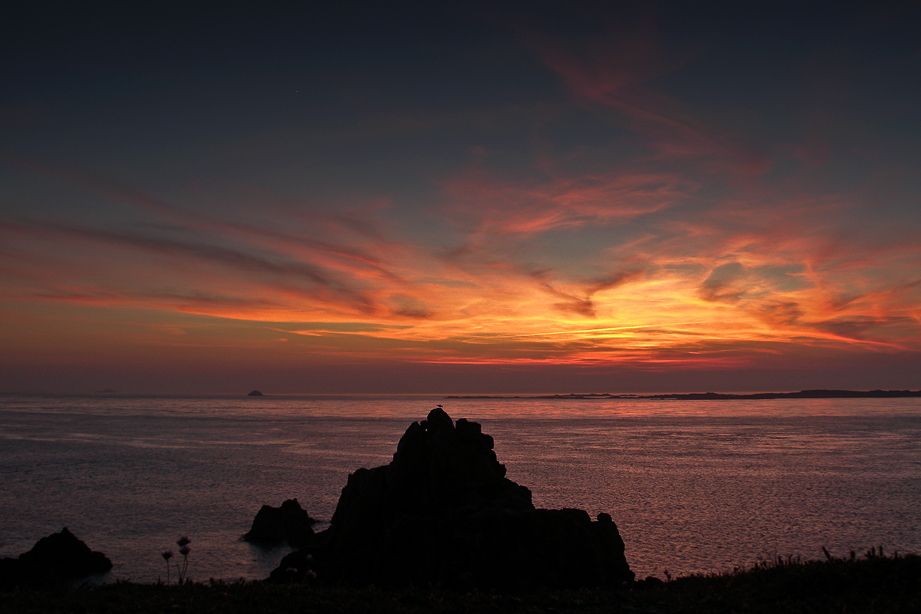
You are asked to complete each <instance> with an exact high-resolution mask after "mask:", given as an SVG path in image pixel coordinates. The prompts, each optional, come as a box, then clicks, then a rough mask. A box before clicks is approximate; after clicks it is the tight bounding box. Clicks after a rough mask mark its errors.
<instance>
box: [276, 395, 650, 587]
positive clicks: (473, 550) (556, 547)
mask: <svg viewBox="0 0 921 614" xmlns="http://www.w3.org/2000/svg"><path fill="white" fill-rule="evenodd" d="M312 537H313V539H312V540H311V542H310V543H309V544H307V545H306V546H305V547H304V548H302V549H301V550H300V551H298V552H294V553H292V554H290V555H288V556H286V557H285V558H284V559H282V561H281V564H280V565H279V567H278V568H277V569H276V570H275V571H273V572H272V575H271V580H273V581H276V582H280V583H288V584H290V583H291V582H294V581H301V580H304V579H305V574H306V573H307V572H308V570H309V571H310V572H311V573H315V574H316V575H317V577H318V578H321V579H322V581H324V582H327V583H332V584H348V585H353V586H354V585H369V584H374V585H378V586H406V585H410V584H412V585H416V586H419V585H428V584H435V585H440V586H444V587H455V588H480V589H491V588H503V589H525V588H537V587H554V588H579V587H618V586H622V585H623V584H624V583H629V582H631V581H632V580H633V575H634V574H633V572H632V571H631V570H630V566H629V565H628V564H627V560H626V558H625V557H624V542H623V540H622V539H621V537H620V533H619V532H618V530H617V526H616V525H615V524H614V522H613V520H612V519H611V516H609V515H608V514H599V516H598V518H597V519H596V520H594V521H593V520H592V519H591V518H590V517H589V515H588V514H587V513H586V512H584V511H582V510H576V509H562V510H546V509H535V507H534V505H533V504H532V503H531V491H530V490H528V489H527V488H525V487H524V486H521V485H519V484H516V483H515V482H513V481H511V480H509V479H508V478H506V477H505V466H504V465H502V464H500V463H499V462H498V460H497V459H496V454H495V452H494V451H493V439H492V437H490V436H489V435H486V434H484V433H482V432H481V430H480V425H479V424H478V423H476V422H468V421H467V420H465V419H463V418H462V419H460V420H458V421H457V424H455V423H454V421H453V420H452V419H451V417H450V416H448V414H447V413H445V412H444V410H442V409H441V408H440V407H439V408H436V409H433V410H432V411H431V412H430V413H429V415H428V417H427V418H426V420H424V421H422V422H413V423H412V424H411V425H410V426H409V428H408V429H407V430H406V433H405V434H404V435H403V437H402V438H401V439H400V442H399V444H398V445H397V451H396V453H395V454H394V455H393V461H392V462H391V463H390V464H389V465H385V466H382V467H376V468H374V469H359V470H357V471H356V472H355V473H353V474H351V475H350V476H349V478H348V483H347V484H346V486H345V488H344V489H343V490H342V495H341V497H340V499H339V503H338V505H337V506H336V512H335V514H334V515H333V517H332V520H331V521H330V527H329V528H328V529H327V530H326V531H323V532H321V533H317V534H316V535H314V536H312ZM308 556H309V558H308Z"/></svg>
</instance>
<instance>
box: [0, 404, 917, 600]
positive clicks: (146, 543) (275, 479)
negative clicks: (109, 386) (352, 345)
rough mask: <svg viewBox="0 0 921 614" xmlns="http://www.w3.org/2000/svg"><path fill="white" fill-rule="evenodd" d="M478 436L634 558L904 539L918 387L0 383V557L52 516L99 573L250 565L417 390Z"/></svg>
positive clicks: (642, 571)
mask: <svg viewBox="0 0 921 614" xmlns="http://www.w3.org/2000/svg"><path fill="white" fill-rule="evenodd" d="M437 403H440V404H443V405H444V406H445V409H446V411H448V413H449V414H451V415H452V417H454V418H461V417H466V418H472V419H476V420H478V421H480V422H481V423H482V424H483V430H484V431H485V432H487V433H489V434H491V435H493V437H494V438H495V441H496V452H497V454H498V456H499V460H500V461H501V462H503V463H505V464H506V465H507V467H508V477H509V478H511V479H513V480H515V481H517V482H519V483H520V484H523V485H525V486H527V487H529V488H530V489H531V491H532V492H533V493H534V502H535V504H536V505H538V506H540V507H550V508H558V507H579V508H583V509H586V510H587V511H588V512H589V513H590V514H592V515H595V514H597V513H599V512H609V513H610V514H611V515H612V516H613V518H614V520H615V522H616V523H617V524H618V526H619V528H620V530H621V534H622V535H623V538H624V541H625V542H626V544H627V560H628V562H630V564H631V566H632V567H633V569H634V571H636V572H637V574H638V575H639V576H641V577H642V576H645V575H647V574H658V575H660V576H662V575H663V574H664V570H666V569H667V570H669V572H670V573H671V574H672V575H679V574H687V573H692V572H711V571H725V570H729V569H732V568H733V567H736V566H740V565H748V564H751V563H754V562H756V561H758V560H760V559H766V558H772V557H774V556H788V555H794V556H795V555H800V556H803V557H805V558H815V557H819V556H821V547H822V546H825V547H826V548H828V549H829V550H830V551H832V552H833V553H837V554H844V553H846V552H847V551H849V550H857V551H862V550H865V549H867V548H869V547H871V546H879V545H883V546H885V547H886V549H887V550H889V551H891V550H899V551H903V552H905V551H911V552H921V511H919V510H921V400H919V399H841V400H792V399H784V400H769V401H643V400H597V399H596V400H540V399H444V398H441V397H438V398H436V397H428V398H423V397H403V398H397V397H390V398H371V397H348V398H345V397H327V398H316V397H263V398H243V399H240V398H197V399H187V398H89V397H87V398H65V397H0V483H2V485H3V486H2V489H0V556H15V555H17V554H19V553H21V552H24V551H25V550H28V549H29V548H30V547H31V546H32V545H33V544H34V543H35V541H37V540H38V539H39V538H40V537H43V536H45V535H47V534H49V533H52V532H56V531H59V530H60V529H61V527H63V526H67V527H68V528H70V529H71V530H72V531H73V532H74V533H75V534H76V535H77V536H78V537H80V538H81V539H83V540H84V541H86V542H87V544H88V545H90V546H91V547H92V548H94V549H96V550H101V551H103V552H105V553H106V554H107V555H108V556H109V558H111V559H112V560H113V562H114V563H115V568H114V570H113V572H112V574H111V576H112V577H114V578H123V579H132V580H134V581H140V582H155V581H156V580H157V578H158V576H163V577H165V573H166V570H165V567H164V565H163V560H162V559H161V558H160V556H159V553H160V552H161V551H163V550H165V549H167V548H170V547H173V549H175V547H174V544H173V542H174V541H175V540H176V538H177V537H178V536H179V535H180V534H184V533H185V534H188V535H189V536H190V537H192V539H193V543H192V546H193V551H192V555H191V562H190V572H189V574H190V576H191V577H192V578H194V579H196V580H204V579H207V578H209V577H214V578H226V579H232V578H239V577H245V578H260V577H265V576H266V575H268V572H269V571H270V570H271V569H272V568H273V567H274V566H275V565H276V564H277V563H278V560H279V559H280V558H281V556H282V555H283V554H284V552H285V551H286V550H285V549H277V550H274V551H265V550H262V549H259V548H256V547H253V546H250V545H249V544H246V543H245V542H242V541H240V540H239V537H240V535H242V534H243V533H245V532H246V531H247V530H248V529H249V526H250V524H251V522H252V519H253V516H254V515H255V513H256V511H258V509H259V507H260V506H261V505H262V504H264V503H267V504H271V505H279V504H280V503H281V501H282V500H284V499H286V498H291V497H297V498H298V500H299V501H300V502H301V503H302V505H303V506H304V507H305V508H307V509H308V511H309V512H310V514H311V515H312V516H314V517H316V518H319V519H321V520H328V519H329V518H330V516H331V515H332V512H333V510H334V509H335V505H336V501H337V500H338V497H339V492H340V491H341V489H342V486H343V485H344V484H345V481H346V478H347V476H348V474H349V473H350V472H352V471H354V470H355V469H357V468H358V467H371V466H377V465H380V464H385V463H387V462H389V460H390V457H391V455H392V454H393V452H394V450H395V448H396V442H397V441H398V440H399V438H400V436H401V435H402V433H403V431H404V430H405V429H406V427H407V426H408V425H409V423H410V422H412V421H413V420H420V419H422V418H424V417H425V415H426V414H427V412H428V410H429V409H431V408H432V407H433V406H434V405H435V404H437Z"/></svg>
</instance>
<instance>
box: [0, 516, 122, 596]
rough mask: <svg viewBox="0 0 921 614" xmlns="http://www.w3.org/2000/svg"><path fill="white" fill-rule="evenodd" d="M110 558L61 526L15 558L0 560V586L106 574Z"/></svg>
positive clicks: (37, 583) (46, 583) (47, 583)
mask: <svg viewBox="0 0 921 614" xmlns="http://www.w3.org/2000/svg"><path fill="white" fill-rule="evenodd" d="M110 569H112V561H110V560H109V559H108V557H106V555H104V554H103V553H101V552H94V551H92V550H90V549H89V547H88V546H87V545H86V544H85V543H83V542H82V541H80V540H79V539H77V537H76V536H75V535H74V534H73V533H71V532H70V531H68V530H67V527H64V528H63V529H62V530H61V532H60V533H53V534H51V535H49V536H48V537H43V538H41V539H40V540H38V542H37V543H36V544H35V546H33V547H32V549H31V550H29V551H28V552H24V553H23V554H20V555H19V558H17V559H10V558H5V559H0V586H42V585H51V584H56V583H60V582H66V581H70V580H77V579H80V578H85V577H87V576H91V575H95V574H102V573H106V572H107V571H109V570H110Z"/></svg>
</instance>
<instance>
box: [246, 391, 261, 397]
mask: <svg viewBox="0 0 921 614" xmlns="http://www.w3.org/2000/svg"><path fill="white" fill-rule="evenodd" d="M246 396H248V397H261V396H265V395H264V394H262V393H261V392H259V391H258V390H252V391H250V393H249V394H247V395H246Z"/></svg>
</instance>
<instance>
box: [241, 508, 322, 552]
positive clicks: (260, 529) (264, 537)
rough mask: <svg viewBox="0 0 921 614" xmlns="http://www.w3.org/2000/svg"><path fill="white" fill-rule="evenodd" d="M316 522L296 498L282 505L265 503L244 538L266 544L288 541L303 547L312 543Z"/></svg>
mask: <svg viewBox="0 0 921 614" xmlns="http://www.w3.org/2000/svg"><path fill="white" fill-rule="evenodd" d="M316 522H317V521H316V520H314V519H313V518H311V517H310V515H309V514H308V513H307V511H306V510H304V509H303V508H302V507H301V504H300V503H298V502H297V499H296V498H295V499H288V500H286V501H285V502H283V503H282V504H281V507H272V506H270V505H263V506H262V508H261V509H260V510H259V513H257V514H256V517H255V518H254V519H253V526H252V528H251V529H250V530H249V532H248V533H247V534H246V535H244V536H243V539H245V540H246V541H248V542H251V543H254V544H260V545H266V546H268V545H274V544H279V543H281V542H285V541H287V542H288V543H289V544H290V545H291V546H292V547H294V548H301V547H304V546H305V545H307V544H308V543H310V541H311V539H312V537H313V525H314V524H315V523H316Z"/></svg>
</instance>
